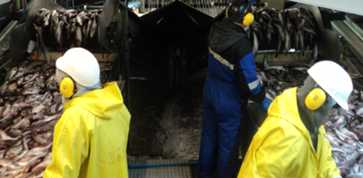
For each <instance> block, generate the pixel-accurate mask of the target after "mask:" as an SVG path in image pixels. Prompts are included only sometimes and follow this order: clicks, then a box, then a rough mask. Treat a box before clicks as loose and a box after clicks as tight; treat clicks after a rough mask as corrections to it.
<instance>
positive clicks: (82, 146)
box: [44, 48, 130, 178]
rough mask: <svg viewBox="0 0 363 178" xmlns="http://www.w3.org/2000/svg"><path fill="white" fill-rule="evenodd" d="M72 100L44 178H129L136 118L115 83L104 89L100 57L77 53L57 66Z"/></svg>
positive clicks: (68, 100) (59, 78)
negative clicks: (130, 134) (131, 132)
mask: <svg viewBox="0 0 363 178" xmlns="http://www.w3.org/2000/svg"><path fill="white" fill-rule="evenodd" d="M56 68H57V71H56V79H57V81H59V85H60V92H61V93H62V95H63V96H64V98H66V99H65V100H66V101H65V105H64V113H63V115H62V116H61V118H60V119H59V121H58V122H57V124H56V126H55V130H54V138H53V147H52V155H51V159H52V161H51V163H50V164H49V165H48V167H47V168H46V170H45V172H44V178H127V177H128V171H127V170H128V169H127V154H126V146H127V138H128V132H129V124H130V113H129V111H128V109H127V108H126V106H125V104H124V103H123V98H122V95H121V92H120V89H119V87H118V85H117V84H116V83H115V82H111V83H107V84H105V85H104V86H103V87H101V84H100V68H99V64H98V62H97V60H96V58H95V57H94V56H93V54H92V53H90V52H89V51H87V50H85V49H82V48H72V49H70V50H68V51H67V52H66V53H65V54H64V55H63V56H62V57H60V58H59V59H57V61H56Z"/></svg>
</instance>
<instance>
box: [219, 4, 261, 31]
mask: <svg viewBox="0 0 363 178" xmlns="http://www.w3.org/2000/svg"><path fill="white" fill-rule="evenodd" d="M229 8H231V6H229V7H227V9H226V11H225V17H229V15H228V11H229ZM248 9H250V5H248V6H247V7H244V6H241V7H240V8H239V14H241V16H242V19H241V22H240V23H241V24H242V25H243V26H245V27H249V26H251V25H252V23H253V22H254V20H255V16H254V15H253V13H251V12H246V11H248Z"/></svg>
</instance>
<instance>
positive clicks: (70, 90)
mask: <svg viewBox="0 0 363 178" xmlns="http://www.w3.org/2000/svg"><path fill="white" fill-rule="evenodd" d="M59 91H60V93H61V94H62V95H63V96H64V97H65V98H70V97H71V96H73V94H74V82H73V80H72V79H71V78H69V77H64V78H63V80H62V81H61V82H60V85H59Z"/></svg>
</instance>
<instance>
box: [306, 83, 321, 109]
mask: <svg viewBox="0 0 363 178" xmlns="http://www.w3.org/2000/svg"><path fill="white" fill-rule="evenodd" d="M325 101H326V94H325V92H324V91H323V90H322V89H320V88H314V89H312V90H311V91H310V92H309V94H308V95H307V96H306V97H305V106H306V107H307V108H308V109H309V110H311V111H315V110H317V109H319V108H320V107H321V106H322V105H323V104H324V103H325Z"/></svg>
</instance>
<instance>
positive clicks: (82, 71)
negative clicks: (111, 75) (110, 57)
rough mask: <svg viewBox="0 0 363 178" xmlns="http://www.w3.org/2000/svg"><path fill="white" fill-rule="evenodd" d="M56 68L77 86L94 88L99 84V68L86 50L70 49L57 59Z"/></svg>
mask: <svg viewBox="0 0 363 178" xmlns="http://www.w3.org/2000/svg"><path fill="white" fill-rule="evenodd" d="M56 68H57V69H59V70H61V71H63V72H64V73H66V74H67V75H69V76H70V77H72V79H73V80H75V81H76V82H77V83H78V84H80V85H82V86H85V87H94V86H95V85H98V84H99V83H100V66H99V64H98V61H97V59H96V57H95V56H94V55H93V54H92V53H91V52H89V51H88V50H86V49H83V48H71V49H69V50H67V51H66V53H65V54H64V55H63V56H62V57H60V58H58V59H57V61H56Z"/></svg>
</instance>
